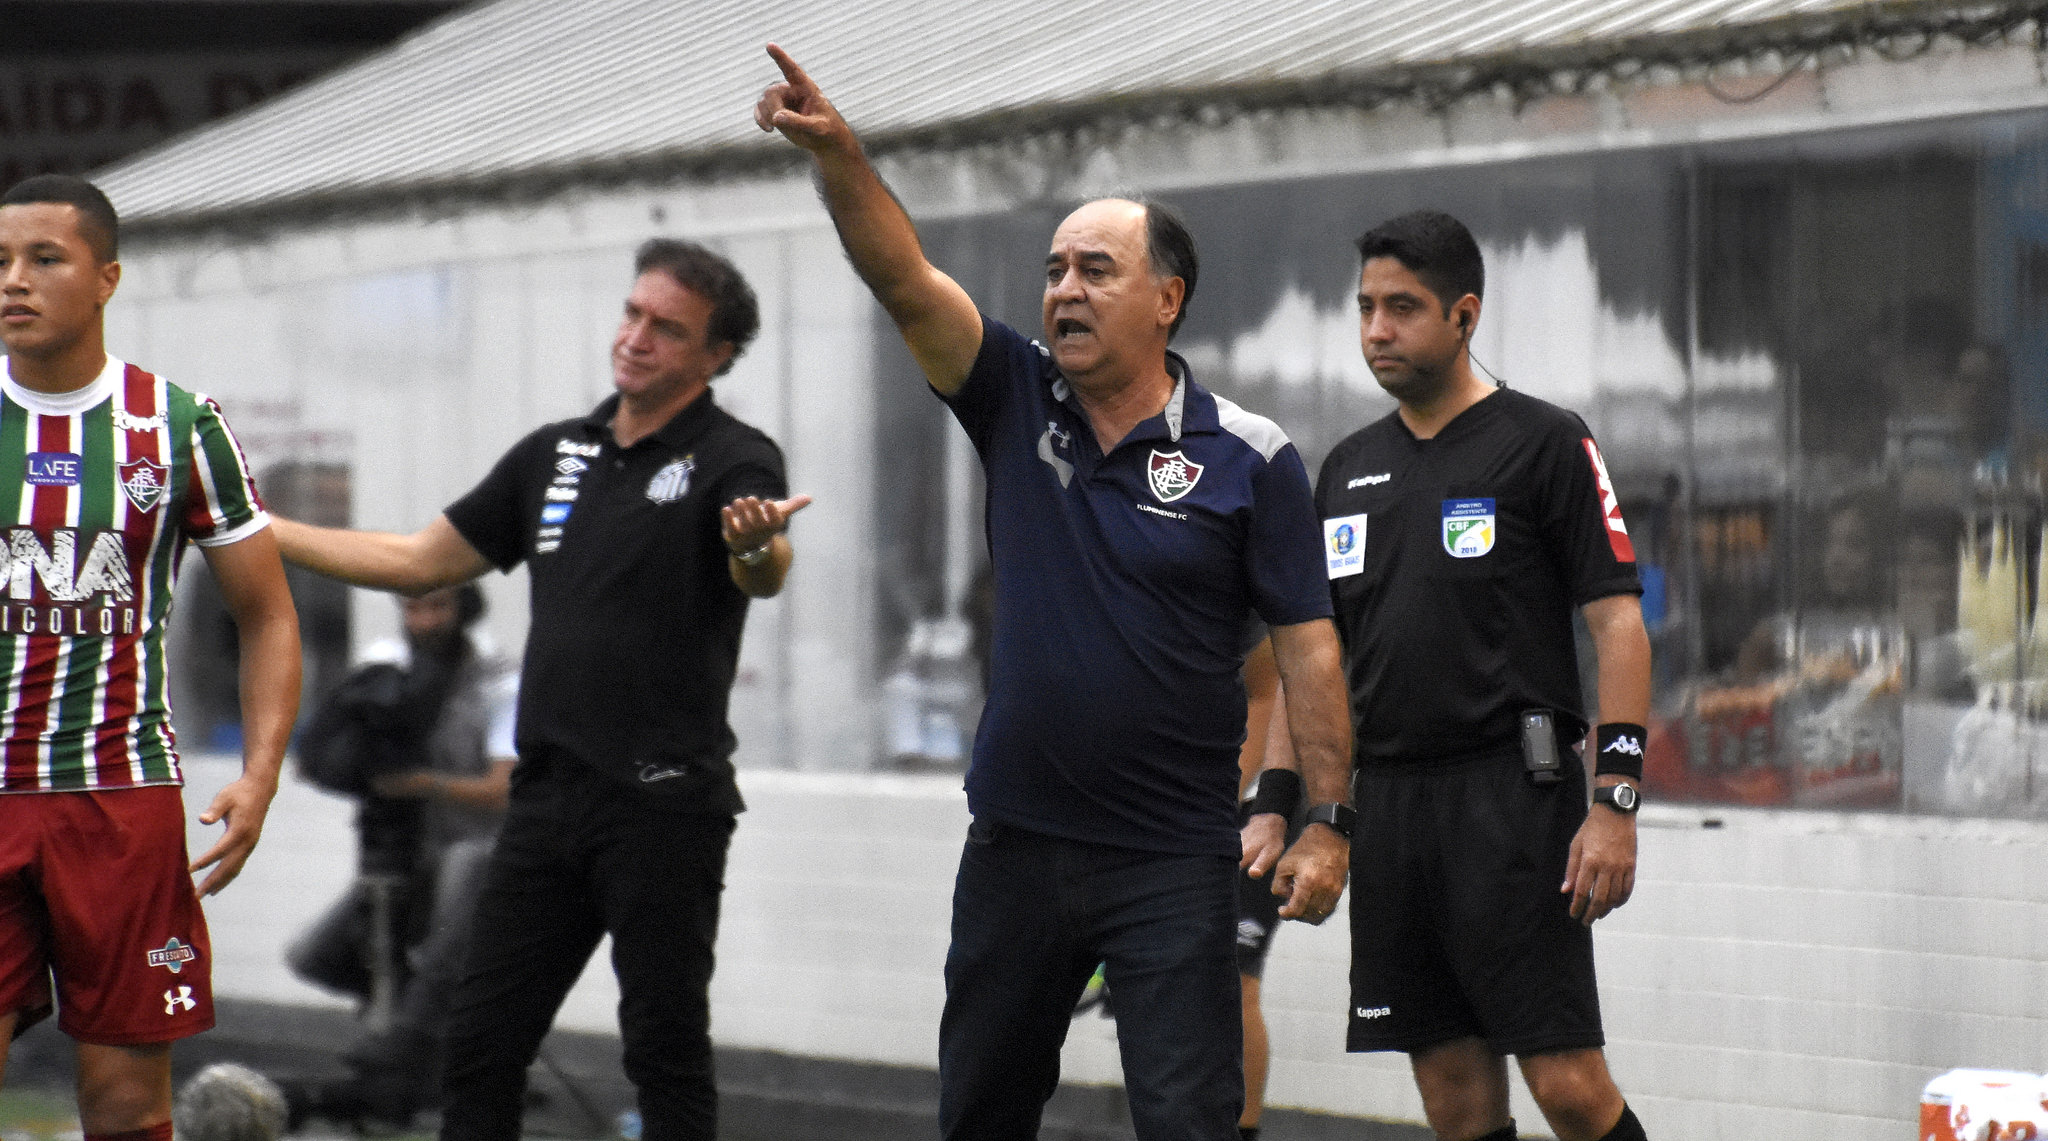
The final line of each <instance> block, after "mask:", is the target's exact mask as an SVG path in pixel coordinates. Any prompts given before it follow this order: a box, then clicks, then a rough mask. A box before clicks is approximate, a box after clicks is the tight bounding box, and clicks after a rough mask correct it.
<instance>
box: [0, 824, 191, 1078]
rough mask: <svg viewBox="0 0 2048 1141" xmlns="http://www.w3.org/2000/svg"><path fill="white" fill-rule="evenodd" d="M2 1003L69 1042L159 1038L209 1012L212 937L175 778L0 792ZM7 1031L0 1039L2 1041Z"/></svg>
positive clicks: (173, 1035)
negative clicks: (47, 1019) (101, 788)
mask: <svg viewBox="0 0 2048 1141" xmlns="http://www.w3.org/2000/svg"><path fill="white" fill-rule="evenodd" d="M0 822H4V823H0V1014H4V1013H14V1014H17V1015H19V1018H18V1019H17V1021H16V1022H15V1027H14V1029H15V1033H17V1034H19V1033H20V1032H21V1031H22V1030H24V1029H26V1028H27V1027H28V1026H30V1025H31V1024H33V1023H35V1022H37V1021H38V1020H40V1019H42V1018H43V1017H44V1016H46V1015H48V1014H49V1013H50V981H51V978H52V976H54V977H55V979H56V997H57V1009H58V1011H59V1014H58V1016H57V1025H58V1027H59V1028H61V1029H62V1030H63V1031H64V1032H65V1033H66V1034H69V1035H70V1036H71V1037H73V1038H75V1039H77V1040H78V1041H80V1042H90V1043H93V1044H95V1045H101V1046H130V1045H137V1044H141V1043H149V1042H169V1041H172V1040H174V1039H178V1038H184V1037H186V1036H188V1035H192V1034H197V1033H199V1032H200V1031H202V1030H205V1029H207V1028H208V1027H210V1026H212V1025H213V983H212V979H211V973H212V971H211V962H212V958H213V954H212V947H211V945H210V944H209V943H208V941H207V938H206V917H205V915H204V914H203V913H202V912H201V911H200V910H199V896H198V893H197V892H196V891H194V890H193V887H192V876H191V873H189V872H188V871H186V865H187V863H188V862H189V861H188V860H187V858H186V855H185V802H184V797H183V796H182V795H180V792H179V790H178V789H177V788H175V787H149V788H124V789H116V790H112V791H108V792H27V793H9V794H7V795H5V796H0ZM4 1048H5V1043H0V1049H4Z"/></svg>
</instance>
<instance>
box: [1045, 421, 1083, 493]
mask: <svg viewBox="0 0 2048 1141" xmlns="http://www.w3.org/2000/svg"><path fill="white" fill-rule="evenodd" d="M1073 446H1074V437H1073V434H1072V433H1070V432H1062V431H1060V426H1059V425H1058V424H1057V423H1055V422H1053V421H1050V420H1048V421H1046V424H1045V434H1044V435H1042V436H1040V437H1038V458H1039V459H1042V460H1044V461H1045V466H1047V467H1049V468H1051V469H1052V473H1053V475H1055V476H1058V477H1059V481H1060V486H1061V487H1062V488H1064V487H1066V486H1067V485H1068V484H1069V483H1072V482H1073V481H1074V461H1072V460H1070V459H1067V458H1065V457H1063V456H1061V455H1059V454H1057V452H1056V451H1055V449H1057V451H1067V450H1069V449H1071V448H1072V447H1073Z"/></svg>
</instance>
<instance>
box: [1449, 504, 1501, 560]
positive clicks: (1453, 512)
mask: <svg viewBox="0 0 2048 1141" xmlns="http://www.w3.org/2000/svg"><path fill="white" fill-rule="evenodd" d="M1443 518H1444V551H1445V552H1446V553H1448V554H1449V555H1450V556H1451V557H1452V558H1454V559H1476V558H1478V557H1479V556H1481V555H1483V554H1485V553H1487V552H1488V551H1491V550H1492V549H1493V537H1494V534H1495V532H1496V530H1497V528H1496V527H1495V526H1494V517H1493V500H1491V499H1446V500H1444V516H1443Z"/></svg>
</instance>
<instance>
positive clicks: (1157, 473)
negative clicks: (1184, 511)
mask: <svg viewBox="0 0 2048 1141" xmlns="http://www.w3.org/2000/svg"><path fill="white" fill-rule="evenodd" d="M1145 477H1146V478H1147V479H1149V480H1150V481H1151V483H1152V494H1153V496H1154V497H1155V498H1157V499H1158V500H1159V502H1161V503H1172V502H1173V501H1174V500H1176V499H1179V498H1180V497H1181V496H1183V495H1186V494H1187V493H1188V492H1190V491H1193V490H1194V489H1195V481H1196V480H1199V479H1201V478H1202V465H1201V464H1198V463H1193V462H1191V461H1190V460H1189V459H1188V458H1187V457H1186V456H1184V455H1182V454H1181V453H1180V452H1177V451H1175V452H1162V451H1160V450H1159V449H1157V448H1154V449H1153V450H1152V459H1151V460H1150V462H1148V463H1147V464H1146V466H1145Z"/></svg>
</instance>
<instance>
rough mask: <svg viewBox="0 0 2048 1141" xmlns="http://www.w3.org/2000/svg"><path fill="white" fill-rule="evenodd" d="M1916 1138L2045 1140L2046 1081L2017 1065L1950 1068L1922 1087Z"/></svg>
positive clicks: (1926, 1140)
mask: <svg viewBox="0 0 2048 1141" xmlns="http://www.w3.org/2000/svg"><path fill="white" fill-rule="evenodd" d="M1920 1141H2048V1081H2044V1080H2043V1078H2042V1076H2041V1075H2039V1074H2026V1073H2021V1072H2019V1071H2018V1070H1950V1071H1949V1072H1947V1073H1945V1074H1943V1075H1941V1076H1940V1077H1938V1078H1935V1079H1934V1080H1933V1081H1931V1082H1928V1083H1927V1088H1926V1089H1925V1090H1923V1091H1921V1094H1920Z"/></svg>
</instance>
